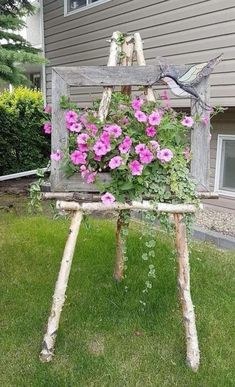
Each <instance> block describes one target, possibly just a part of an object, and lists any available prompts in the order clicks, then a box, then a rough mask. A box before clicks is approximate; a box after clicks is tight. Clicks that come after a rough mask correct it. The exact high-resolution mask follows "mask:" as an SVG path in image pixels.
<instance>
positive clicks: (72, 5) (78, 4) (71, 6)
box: [65, 0, 110, 15]
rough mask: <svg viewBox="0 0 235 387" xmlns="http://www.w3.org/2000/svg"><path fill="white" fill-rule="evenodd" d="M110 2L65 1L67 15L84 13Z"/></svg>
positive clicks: (90, 0)
mask: <svg viewBox="0 0 235 387" xmlns="http://www.w3.org/2000/svg"><path fill="white" fill-rule="evenodd" d="M106 1H110V0H65V15H68V14H71V13H75V12H78V11H83V10H85V9H88V8H91V7H94V6H95V5H98V4H101V3H106Z"/></svg>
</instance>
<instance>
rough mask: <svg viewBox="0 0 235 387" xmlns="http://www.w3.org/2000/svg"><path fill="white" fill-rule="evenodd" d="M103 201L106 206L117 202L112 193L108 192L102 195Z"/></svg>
mask: <svg viewBox="0 0 235 387" xmlns="http://www.w3.org/2000/svg"><path fill="white" fill-rule="evenodd" d="M101 200H102V202H103V203H104V204H106V205H109V204H112V203H113V202H115V200H116V199H115V197H114V196H113V195H112V194H111V193H110V192H106V193H105V194H104V195H101Z"/></svg>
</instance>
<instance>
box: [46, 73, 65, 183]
mask: <svg viewBox="0 0 235 387" xmlns="http://www.w3.org/2000/svg"><path fill="white" fill-rule="evenodd" d="M62 96H69V88H68V84H67V83H66V82H65V81H64V79H63V78H61V76H60V75H59V74H58V73H57V72H56V71H54V70H53V69H52V136H51V142H52V152H53V151H56V150H57V149H59V150H61V151H63V150H64V149H67V147H68V136H69V134H68V131H67V130H66V123H65V115H64V110H62V109H61V108H60V99H61V97H62ZM64 179H66V177H65V174H64V172H63V169H62V161H61V160H60V161H54V160H52V161H51V176H50V180H51V188H52V190H56V189H58V187H59V189H62V188H63V180H64ZM61 185H62V186H61Z"/></svg>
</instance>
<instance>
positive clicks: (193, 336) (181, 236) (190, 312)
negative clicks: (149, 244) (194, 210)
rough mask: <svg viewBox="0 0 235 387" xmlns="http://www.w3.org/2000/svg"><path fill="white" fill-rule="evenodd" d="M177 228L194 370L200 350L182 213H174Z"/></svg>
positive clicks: (189, 361) (182, 293) (181, 289)
mask: <svg viewBox="0 0 235 387" xmlns="http://www.w3.org/2000/svg"><path fill="white" fill-rule="evenodd" d="M174 220H175V230H176V248H177V252H178V263H179V273H178V285H179V293H180V301H181V305H182V310H183V319H184V326H185V333H186V343H187V364H188V365H189V367H191V368H192V370H193V371H197V369H198V367H199V360H200V352H199V347H198V337H197V329H196V322H195V313H194V307H193V303H192V299H191V294H190V268H189V255H188V246H187V235H186V226H185V224H184V223H183V215H182V214H174Z"/></svg>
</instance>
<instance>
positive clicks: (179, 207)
mask: <svg viewBox="0 0 235 387" xmlns="http://www.w3.org/2000/svg"><path fill="white" fill-rule="evenodd" d="M56 208H57V209H58V210H64V211H79V210H81V211H84V212H92V211H110V210H113V211H120V210H142V211H158V212H169V213H172V214H174V213H193V212H196V211H197V210H198V207H197V206H195V205H194V204H170V203H157V204H155V205H152V204H151V203H149V202H144V203H142V202H135V201H133V202H132V203H131V204H127V203H118V202H117V203H113V204H110V205H107V204H103V203H82V204H79V203H77V202H66V201H63V200H58V201H57V202H56ZM199 208H203V205H202V204H201V205H200V206H199Z"/></svg>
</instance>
